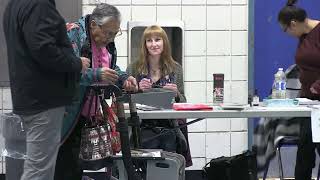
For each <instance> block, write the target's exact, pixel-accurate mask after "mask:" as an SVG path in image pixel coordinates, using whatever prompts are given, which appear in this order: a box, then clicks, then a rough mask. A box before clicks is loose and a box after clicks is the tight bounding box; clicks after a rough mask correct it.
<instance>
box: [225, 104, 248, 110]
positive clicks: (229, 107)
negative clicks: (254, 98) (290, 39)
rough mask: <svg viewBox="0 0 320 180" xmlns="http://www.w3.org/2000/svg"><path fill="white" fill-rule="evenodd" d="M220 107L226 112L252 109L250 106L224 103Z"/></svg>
mask: <svg viewBox="0 0 320 180" xmlns="http://www.w3.org/2000/svg"><path fill="white" fill-rule="evenodd" d="M220 107H221V108H222V109H225V110H244V109H247V108H249V107H250V105H249V104H238V103H223V104H220Z"/></svg>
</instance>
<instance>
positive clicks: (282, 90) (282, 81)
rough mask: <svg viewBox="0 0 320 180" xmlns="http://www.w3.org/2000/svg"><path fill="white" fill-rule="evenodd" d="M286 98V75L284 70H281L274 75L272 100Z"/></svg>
mask: <svg viewBox="0 0 320 180" xmlns="http://www.w3.org/2000/svg"><path fill="white" fill-rule="evenodd" d="M285 98H286V75H285V73H284V72H283V68H279V69H278V72H277V73H276V74H274V81H273V85H272V99H285Z"/></svg>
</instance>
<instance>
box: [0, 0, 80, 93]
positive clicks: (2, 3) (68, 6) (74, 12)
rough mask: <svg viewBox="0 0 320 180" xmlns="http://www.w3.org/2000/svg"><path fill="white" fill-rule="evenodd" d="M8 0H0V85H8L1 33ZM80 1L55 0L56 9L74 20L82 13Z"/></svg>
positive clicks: (68, 20)
mask: <svg viewBox="0 0 320 180" xmlns="http://www.w3.org/2000/svg"><path fill="white" fill-rule="evenodd" d="M8 2H9V0H0V24H1V25H0V87H9V75H8V63H7V53H6V43H5V38H4V34H3V25H2V22H3V12H4V9H5V7H6V5H7V3H8ZM81 3H82V1H79V0H67V1H66V0H56V6H57V9H58V10H59V11H60V13H61V14H62V16H63V17H64V18H65V19H66V21H67V22H71V21H75V20H77V19H78V18H79V17H80V16H81V15H82V4H81Z"/></svg>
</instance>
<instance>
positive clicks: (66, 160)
mask: <svg viewBox="0 0 320 180" xmlns="http://www.w3.org/2000/svg"><path fill="white" fill-rule="evenodd" d="M120 21H121V15H120V12H119V10H118V9H117V8H116V7H114V6H112V5H109V4H99V5H97V7H96V8H95V9H94V10H93V12H92V14H89V15H86V16H84V17H82V18H80V19H79V21H78V22H75V23H67V33H68V37H69V39H70V41H71V43H72V47H73V50H74V53H75V54H76V55H77V56H84V57H87V58H89V59H91V67H90V68H88V70H87V71H86V72H85V73H83V74H82V77H81V81H80V91H79V94H80V96H79V100H78V101H75V102H74V103H73V104H72V106H69V107H67V108H66V109H67V112H66V113H65V117H64V121H63V132H62V142H63V144H62V145H61V147H60V150H59V154H58V158H57V162H56V170H55V177H54V179H55V180H81V179H82V174H83V170H82V169H81V166H80V164H79V152H80V141H81V129H82V128H83V127H84V122H85V119H86V117H87V116H88V115H89V116H94V115H95V114H91V112H90V110H88V109H86V104H88V102H87V101H88V100H89V99H90V98H88V99H87V98H85V89H86V87H87V86H88V85H90V84H92V83H100V82H102V83H106V84H116V85H118V86H119V87H123V88H124V89H125V90H127V91H136V90H137V87H138V86H137V83H136V79H135V78H134V77H132V76H128V75H127V73H126V72H123V71H121V70H120V69H119V67H118V66H117V65H116V61H117V51H116V47H115V43H114V39H115V37H117V36H120V35H121V29H120ZM81 104H84V106H83V108H82V109H80V105H81ZM87 108H89V106H88V107H87ZM88 112H90V113H88Z"/></svg>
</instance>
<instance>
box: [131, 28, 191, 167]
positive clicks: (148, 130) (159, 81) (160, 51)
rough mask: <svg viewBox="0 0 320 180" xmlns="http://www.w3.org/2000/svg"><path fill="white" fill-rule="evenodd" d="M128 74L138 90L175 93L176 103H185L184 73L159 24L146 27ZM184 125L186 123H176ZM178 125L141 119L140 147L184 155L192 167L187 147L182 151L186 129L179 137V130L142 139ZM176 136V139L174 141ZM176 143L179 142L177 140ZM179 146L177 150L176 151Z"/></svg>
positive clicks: (169, 121)
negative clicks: (137, 56) (162, 90)
mask: <svg viewBox="0 0 320 180" xmlns="http://www.w3.org/2000/svg"><path fill="white" fill-rule="evenodd" d="M127 73H128V74H129V75H132V76H133V77H135V78H136V79H137V82H138V85H139V89H140V90H141V91H147V90H149V89H151V88H156V87H157V88H163V89H168V90H172V91H174V92H175V93H176V97H175V102H186V98H185V96H184V86H183V70H182V67H181V65H180V64H179V63H177V62H176V61H175V60H174V59H173V58H172V55H171V46H170V42H169V39H168V36H167V34H166V32H165V31H164V29H163V28H161V27H160V26H158V25H152V26H149V27H147V28H146V29H145V30H144V32H143V35H142V38H141V44H140V53H139V59H137V60H136V61H134V62H133V63H132V64H130V65H129V66H128V69H127ZM178 121H179V124H180V123H185V120H178ZM177 124H178V122H177V120H167V121H163V120H161V121H158V120H144V121H142V123H141V138H142V144H141V146H142V148H149V149H150V148H153V149H163V150H166V151H171V152H177V153H180V154H182V155H184V156H185V158H186V163H187V166H188V165H189V166H190V165H192V162H191V156H190V152H189V147H187V146H185V147H187V148H184V150H181V148H179V147H181V146H180V145H179V142H181V138H183V141H184V142H185V143H186V144H187V136H188V135H187V129H186V128H185V129H181V130H182V131H184V132H185V133H184V135H182V133H181V130H180V129H178V130H177V131H176V132H168V133H165V134H164V135H161V136H159V137H158V138H156V139H153V140H151V141H147V142H143V139H146V138H148V137H152V136H154V135H156V134H158V133H159V132H161V133H162V132H165V131H168V128H172V127H174V126H176V125H177ZM173 137H175V138H173ZM177 140H178V141H177ZM177 147H178V149H177Z"/></svg>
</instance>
